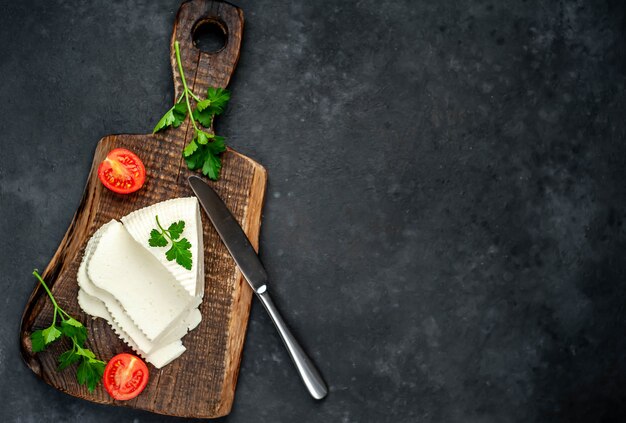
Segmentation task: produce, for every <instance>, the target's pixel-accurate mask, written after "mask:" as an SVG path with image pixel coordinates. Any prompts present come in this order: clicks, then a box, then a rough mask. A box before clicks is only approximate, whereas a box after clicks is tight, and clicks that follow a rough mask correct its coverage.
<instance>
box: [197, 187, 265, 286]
mask: <svg viewBox="0 0 626 423" xmlns="http://www.w3.org/2000/svg"><path fill="white" fill-rule="evenodd" d="M189 185H190V186H191V189H192V190H193V192H194V193H195V194H196V197H198V201H200V204H201V205H202V208H203V209H204V211H206V213H207V215H208V216H209V219H211V222H212V223H213V226H215V229H216V230H217V233H218V234H219V235H220V238H222V241H223V242H224V245H226V248H228V251H230V254H231V255H232V256H233V259H234V260H235V263H237V266H238V267H239V270H241V273H242V274H243V276H244V277H245V278H246V280H247V281H248V283H249V284H250V286H251V287H252V289H253V290H254V292H258V291H259V290H260V291H265V288H264V287H265V285H266V283H267V272H265V268H264V267H263V264H261V260H259V256H258V255H257V254H256V251H254V248H252V245H251V244H250V241H249V240H248V237H247V236H246V234H245V233H244V232H243V229H241V226H239V223H237V221H236V220H235V218H234V216H233V215H232V214H231V213H230V211H229V210H228V207H226V204H224V202H223V201H222V199H221V198H220V197H219V196H218V195H217V193H216V192H215V191H213V189H212V188H211V187H210V186H208V185H207V184H206V183H205V182H204V181H203V180H202V179H200V178H199V177H197V176H190V177H189Z"/></svg>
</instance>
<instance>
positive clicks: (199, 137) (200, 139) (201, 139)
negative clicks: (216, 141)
mask: <svg viewBox="0 0 626 423" xmlns="http://www.w3.org/2000/svg"><path fill="white" fill-rule="evenodd" d="M213 137H214V135H213V134H208V133H206V132H204V131H196V142H197V143H198V144H200V145H206V144H207V143H208V142H209V140H210V139H213Z"/></svg>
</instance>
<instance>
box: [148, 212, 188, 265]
mask: <svg viewBox="0 0 626 423" xmlns="http://www.w3.org/2000/svg"><path fill="white" fill-rule="evenodd" d="M155 219H156V224H157V227H158V229H152V231H150V239H149V240H148V244H149V245H150V246H151V247H166V246H167V245H169V243H170V242H171V243H172V245H171V246H170V248H169V250H167V251H166V252H165V258H166V259H167V260H168V261H173V260H176V263H178V264H179V265H181V266H182V267H184V268H185V269H187V270H191V265H192V256H191V243H190V242H189V240H187V238H181V239H179V238H180V236H181V234H182V233H183V231H184V230H185V222H184V221H183V220H179V221H178V222H173V223H172V224H170V226H168V228H167V229H165V228H163V226H161V222H159V216H156V218H155Z"/></svg>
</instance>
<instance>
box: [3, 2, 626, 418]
mask: <svg viewBox="0 0 626 423" xmlns="http://www.w3.org/2000/svg"><path fill="white" fill-rule="evenodd" d="M239 6H241V7H242V8H243V10H244V12H245V15H246V28H245V37H244V42H243V50H242V54H241V61H240V64H239V68H238V70H237V72H236V76H235V78H234V80H233V82H232V85H231V87H230V88H231V89H232V93H233V97H232V101H231V104H230V106H229V109H228V112H227V113H226V114H225V115H224V116H223V117H222V118H220V119H219V121H218V123H217V129H218V132H219V133H220V134H222V135H225V136H226V137H227V138H228V142H229V144H230V145H231V146H232V147H234V148H236V149H237V150H239V151H241V152H242V153H244V154H246V155H249V156H250V157H252V158H254V159H255V160H257V161H259V162H260V163H262V164H263V165H264V166H265V167H266V168H267V170H268V171H269V191H268V196H267V201H266V204H265V212H264V219H263V228H262V242H261V249H262V253H261V256H262V259H263V261H264V262H265V264H266V265H267V268H268V271H269V273H270V275H271V279H272V283H273V285H272V287H273V290H274V293H275V299H276V302H277V303H278V305H279V306H280V308H282V310H283V311H284V314H285V317H286V318H287V320H288V321H289V322H290V324H291V326H292V327H293V329H294V331H295V332H296V333H297V334H298V335H299V337H300V338H301V340H302V343H303V344H304V345H305V346H306V348H307V349H308V351H309V352H310V353H311V355H312V356H313V357H314V359H315V361H316V362H317V363H318V364H319V367H320V369H321V370H322V372H323V373H324V375H325V377H326V379H327V380H328V382H329V384H330V395H329V396H328V398H327V399H326V400H325V401H323V402H320V403H317V402H314V401H313V400H311V399H310V398H309V397H308V395H307V393H306V391H305V390H304V388H303V387H302V386H301V384H300V381H299V379H298V377H297V376H296V373H295V371H294V369H293V368H292V366H291V364H290V362H289V358H288V356H287V355H286V353H285V351H284V349H283V347H282V345H281V344H280V341H279V339H278V337H277V335H276V333H275V332H274V329H273V327H272V326H271V323H270V321H269V320H268V318H267V316H266V315H265V314H264V312H263V310H262V308H261V307H260V306H259V304H257V303H255V304H254V305H253V308H252V313H251V316H250V326H249V330H248V336H247V340H246V345H245V349H244V356H243V363H242V367H241V376H240V380H239V385H238V389H237V394H236V399H235V404H234V408H233V411H232V414H231V415H230V416H229V417H228V418H227V419H224V420H223V421H228V422H470V423H472V422H473V423H479V422H480V423H491V422H494V423H495V422H498V423H500V422H504V423H506V422H617V421H626V356H625V353H624V352H625V349H626V341H625V337H624V328H625V323H626V307H625V306H626V283H625V277H626V259H625V256H626V232H625V228H624V216H625V206H626V168H625V166H626V144H625V142H624V141H625V132H626V122H625V119H624V118H625V113H626V97H625V96H624V94H625V90H624V83H625V75H626V50H625V35H626V27H625V25H626V19H625V16H626V7H625V6H624V4H623V3H622V2H620V1H617V0H616V1H532V0H528V1H509V0H507V1H491V0H489V1H465V0H455V1H443V2H442V1H420V2H418V1H395V2H394V1H373V0H362V1H358V2H342V1H315V2H307V1H304V0H295V1H263V2H255V1H247V0H246V1H243V0H242V1H241V2H240V3H239ZM1 7H2V11H1V13H0V41H1V45H2V54H1V59H0V76H1V79H0V98H1V99H2V101H1V104H0V116H1V117H0V134H1V135H0V137H1V138H0V143H1V146H2V150H1V158H0V234H1V235H2V243H1V244H0V245H1V247H0V251H1V254H0V269H1V273H2V277H1V278H0V287H1V288H2V293H3V294H2V296H1V300H0V301H1V304H2V306H1V307H0V316H1V317H2V325H0V398H1V401H2V405H1V406H0V420H1V421H3V422H4V421H7V422H12V421H23V422H40V421H69V422H116V421H133V422H148V421H176V419H171V418H167V417H163V416H156V415H152V414H149V413H146V412H142V411H133V410H129V409H125V408H115V407H106V406H100V405H93V404H90V403H88V402H86V401H81V400H78V399H74V398H72V397H69V396H66V395H64V394H62V393H59V392H57V391H55V390H54V389H52V388H51V387H49V386H48V385H46V384H45V383H43V382H41V381H39V380H38V379H37V378H35V377H34V376H33V375H32V374H31V372H30V370H28V369H27V368H26V367H25V366H24V365H23V363H22V361H21V359H20V356H19V353H18V339H17V334H18V327H19V320H20V316H21V313H22V309H23V306H24V304H25V302H26V300H27V298H28V295H29V294H30V292H31V290H32V289H33V287H34V285H35V280H34V279H33V278H32V276H31V275H30V272H31V270H32V269H33V267H38V268H43V267H45V265H46V264H47V262H48V261H49V259H50V258H51V256H52V254H53V253H54V251H55V249H56V247H57V245H58V244H59V241H60V240H61V238H62V236H63V234H64V232H65V230H66V228H67V226H68V224H69V222H70V220H71V218H72V214H73V212H74V210H75V208H76V206H77V205H78V203H79V201H80V198H81V195H82V190H83V186H84V181H85V179H86V177H87V172H88V169H89V166H90V162H91V158H92V153H93V150H94V148H95V145H96V143H97V141H98V140H99V139H100V138H101V137H102V136H105V135H107V134H111V133H146V132H149V131H150V130H151V129H152V127H153V125H154V124H155V122H156V121H157V120H158V118H159V117H160V115H161V114H162V113H163V112H164V110H165V109H166V107H168V105H169V104H170V103H171V102H172V81H171V71H170V65H169V62H168V46H169V39H170V34H171V30H172V23H173V19H174V15H175V12H176V10H177V8H178V2H177V1H161V2H154V1H115V2H109V1H91V2H79V1H71V2H61V1H46V2H43V1H3V2H2V5H1Z"/></svg>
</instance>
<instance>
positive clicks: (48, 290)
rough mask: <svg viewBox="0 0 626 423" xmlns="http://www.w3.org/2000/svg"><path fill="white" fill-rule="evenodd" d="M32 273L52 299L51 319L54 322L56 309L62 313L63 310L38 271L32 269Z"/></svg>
mask: <svg viewBox="0 0 626 423" xmlns="http://www.w3.org/2000/svg"><path fill="white" fill-rule="evenodd" d="M33 275H34V276H35V277H36V278H37V279H38V280H39V283H41V286H43V289H45V290H46V293H47V294H48V297H50V301H52V305H54V319H53V320H54V321H55V322H56V317H57V310H60V311H61V312H63V313H65V311H64V310H63V309H62V308H61V307H59V305H58V304H57V302H56V300H55V299H54V297H53V296H52V292H50V288H48V285H46V283H45V282H44V280H43V278H42V277H41V276H40V275H39V272H37V270H36V269H35V270H33ZM65 315H66V316H69V315H68V314H67V313H65ZM61 318H62V317H61Z"/></svg>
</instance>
